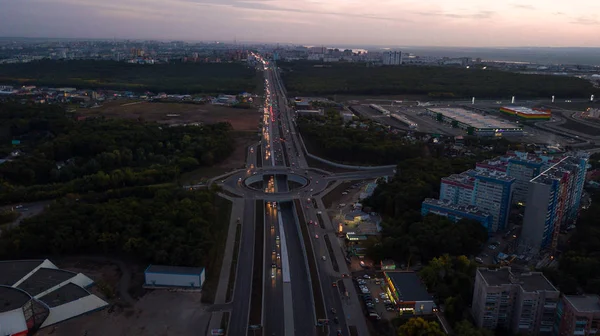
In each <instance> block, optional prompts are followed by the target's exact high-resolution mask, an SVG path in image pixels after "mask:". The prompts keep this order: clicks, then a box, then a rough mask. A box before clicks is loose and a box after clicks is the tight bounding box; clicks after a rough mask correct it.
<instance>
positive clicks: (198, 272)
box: [144, 265, 205, 290]
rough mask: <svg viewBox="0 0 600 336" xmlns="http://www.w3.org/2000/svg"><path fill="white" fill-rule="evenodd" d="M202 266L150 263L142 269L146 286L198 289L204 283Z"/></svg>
mask: <svg viewBox="0 0 600 336" xmlns="http://www.w3.org/2000/svg"><path fill="white" fill-rule="evenodd" d="M204 277H205V275H204V268H202V267H182V266H164V265H150V266H148V268H146V270H145V271H144V278H145V280H146V281H145V286H146V287H153V288H154V287H158V288H160V287H183V288H195V289H198V290H199V289H200V288H202V285H203V284H204Z"/></svg>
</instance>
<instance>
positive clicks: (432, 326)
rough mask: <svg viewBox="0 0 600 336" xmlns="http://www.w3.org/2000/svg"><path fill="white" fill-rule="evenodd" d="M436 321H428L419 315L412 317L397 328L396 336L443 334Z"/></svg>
mask: <svg viewBox="0 0 600 336" xmlns="http://www.w3.org/2000/svg"><path fill="white" fill-rule="evenodd" d="M444 335H446V334H445V333H444V331H442V329H441V328H440V325H439V324H438V323H437V322H434V321H431V322H428V321H426V320H424V319H423V318H421V317H413V318H411V319H409V320H408V321H407V322H406V323H404V324H403V325H401V326H400V327H399V328H398V336H444Z"/></svg>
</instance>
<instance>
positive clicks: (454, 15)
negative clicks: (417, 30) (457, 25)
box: [413, 10, 496, 20]
mask: <svg viewBox="0 0 600 336" xmlns="http://www.w3.org/2000/svg"><path fill="white" fill-rule="evenodd" d="M413 13H414V14H417V15H421V16H438V17H446V18H451V19H476V20H478V19H489V18H491V17H493V16H494V15H495V14H496V12H494V11H487V10H484V11H479V12H475V13H447V12H440V11H428V12H413Z"/></svg>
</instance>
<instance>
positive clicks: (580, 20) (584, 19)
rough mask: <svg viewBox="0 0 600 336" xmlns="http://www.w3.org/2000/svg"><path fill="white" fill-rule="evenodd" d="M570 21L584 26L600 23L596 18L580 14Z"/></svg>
mask: <svg viewBox="0 0 600 336" xmlns="http://www.w3.org/2000/svg"><path fill="white" fill-rule="evenodd" d="M571 23H573V24H579V25H585V26H595V25H600V20H598V19H596V18H591V17H589V16H580V17H576V18H574V19H573V20H572V21H571Z"/></svg>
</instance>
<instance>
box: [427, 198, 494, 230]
mask: <svg viewBox="0 0 600 336" xmlns="http://www.w3.org/2000/svg"><path fill="white" fill-rule="evenodd" d="M430 213H431V214H435V215H439V216H444V217H448V219H450V220H451V221H453V222H458V221H459V220H461V219H472V220H476V221H478V222H479V223H481V225H483V227H485V228H486V230H487V231H488V232H489V233H490V234H491V233H492V222H493V217H492V215H490V214H489V213H487V212H484V211H481V210H480V209H478V208H477V207H476V206H474V205H454V204H451V203H450V202H448V201H443V200H437V199H432V198H427V199H425V200H424V201H423V203H422V204H421V215H423V216H426V215H428V214H430Z"/></svg>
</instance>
